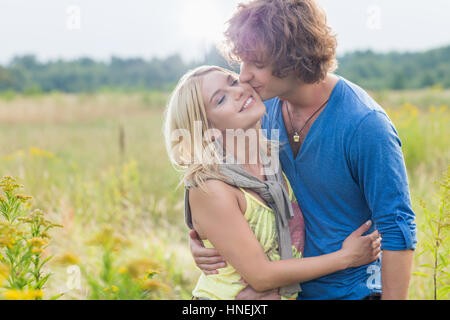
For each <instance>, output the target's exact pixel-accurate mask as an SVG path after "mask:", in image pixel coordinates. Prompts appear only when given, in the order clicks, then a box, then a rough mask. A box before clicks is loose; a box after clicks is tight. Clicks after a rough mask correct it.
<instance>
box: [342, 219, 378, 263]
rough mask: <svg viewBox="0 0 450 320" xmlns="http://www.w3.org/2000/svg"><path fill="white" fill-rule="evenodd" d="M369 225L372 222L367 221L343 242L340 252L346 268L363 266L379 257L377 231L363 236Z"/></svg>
mask: <svg viewBox="0 0 450 320" xmlns="http://www.w3.org/2000/svg"><path fill="white" fill-rule="evenodd" d="M371 225H372V221H370V220H369V221H367V222H366V223H364V224H363V225H362V226H361V227H359V228H358V229H356V230H355V231H353V233H352V234H350V235H349V236H348V237H347V238H346V239H345V240H344V243H343V244H342V249H341V250H342V252H343V253H344V256H345V257H346V259H347V260H346V262H347V263H346V266H347V268H352V267H359V266H363V265H366V264H369V263H371V262H372V261H375V260H376V259H378V258H379V257H380V253H381V237H380V234H379V233H378V231H377V230H375V231H374V232H372V233H371V234H368V235H366V236H363V234H364V233H365V232H366V231H367V230H369V228H370V226H371Z"/></svg>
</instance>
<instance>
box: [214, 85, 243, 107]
mask: <svg viewBox="0 0 450 320" xmlns="http://www.w3.org/2000/svg"><path fill="white" fill-rule="evenodd" d="M238 83H239V81H238V79H233V81H232V82H231V84H230V85H231V86H232V87H234V86H235V85H237V84H238ZM225 98H226V94H224V95H223V96H222V97H221V98H220V99H219V101H217V105H220V104H222V103H223V102H224V101H225Z"/></svg>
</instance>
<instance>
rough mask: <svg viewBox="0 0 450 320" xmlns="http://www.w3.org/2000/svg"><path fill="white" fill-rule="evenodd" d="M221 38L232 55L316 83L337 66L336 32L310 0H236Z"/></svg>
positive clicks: (236, 58) (274, 72)
mask: <svg viewBox="0 0 450 320" xmlns="http://www.w3.org/2000/svg"><path fill="white" fill-rule="evenodd" d="M225 38H226V43H225V45H226V47H227V48H228V50H227V53H226V55H227V57H228V58H229V59H230V60H231V61H234V62H240V61H242V60H247V61H254V62H259V63H261V64H264V65H270V66H271V67H272V68H273V75H274V76H276V77H279V78H283V77H285V76H287V75H290V74H292V73H293V74H295V75H296V76H297V77H298V78H299V79H301V80H303V81H304V82H305V83H316V82H319V81H320V80H323V79H324V78H325V76H326V74H327V72H332V71H334V70H335V69H336V68H337V61H336V58H335V52H336V46H337V42H336V36H335V34H334V33H333V32H332V30H331V28H330V27H329V26H328V25H327V21H326V15H325V12H324V11H323V10H322V8H320V7H319V5H318V4H317V3H316V1H314V0H253V1H251V2H247V3H240V4H239V5H238V9H237V12H236V13H235V14H234V15H233V17H232V18H231V19H230V20H229V21H228V28H227V30H226V32H225Z"/></svg>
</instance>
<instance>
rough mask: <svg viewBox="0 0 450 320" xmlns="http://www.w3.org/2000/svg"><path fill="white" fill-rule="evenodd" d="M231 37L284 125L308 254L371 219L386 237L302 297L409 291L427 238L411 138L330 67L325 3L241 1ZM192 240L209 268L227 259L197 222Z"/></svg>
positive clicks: (269, 124)
mask: <svg viewBox="0 0 450 320" xmlns="http://www.w3.org/2000/svg"><path fill="white" fill-rule="evenodd" d="M226 37H227V40H228V43H229V45H230V57H231V58H233V59H234V60H238V61H240V62H241V74H240V81H242V82H248V83H249V84H250V85H251V86H252V87H253V88H254V89H255V90H256V91H257V92H258V94H260V96H261V97H262V99H263V100H265V105H266V108H267V117H265V118H264V119H263V124H262V125H263V128H264V129H269V130H268V132H270V129H279V132H280V142H281V144H282V145H283V143H284V147H283V148H281V150H280V162H281V164H282V168H283V171H284V172H285V173H286V175H287V177H288V179H289V181H290V182H291V185H292V187H293V190H294V192H295V195H296V197H297V199H298V202H299V205H300V208H301V209H302V212H303V216H304V219H305V227H306V239H305V250H304V256H305V257H310V256H318V255H322V254H326V253H329V252H332V251H335V250H338V249H340V247H341V245H342V242H343V240H344V239H345V237H346V236H348V235H349V234H350V233H351V232H352V231H353V230H355V229H356V228H357V227H358V226H359V225H361V224H362V223H363V222H364V221H365V220H367V219H372V220H373V221H374V222H375V226H374V227H375V228H376V229H378V231H379V232H380V234H381V237H382V239H383V240H382V250H383V254H382V259H381V261H379V260H378V261H375V262H373V263H371V264H369V265H367V266H362V267H358V268H351V269H347V270H344V271H342V272H337V273H334V274H331V275H328V276H325V277H322V278H319V279H315V280H312V281H309V282H305V283H302V284H301V286H302V292H301V293H300V294H299V299H377V297H379V296H380V294H381V293H382V294H381V298H382V299H407V297H408V288H409V281H410V275H411V267H412V259H413V250H414V249H415V245H416V242H417V239H416V225H415V223H414V219H415V215H414V212H413V211H412V209H411V202H410V196H409V188H408V180H407V175H406V169H405V164H404V160H403V155H402V152H401V142H400V140H399V138H398V135H397V132H396V130H395V128H394V126H393V124H392V123H391V121H390V119H389V118H388V116H387V115H386V113H385V112H384V110H383V109H382V108H381V107H380V106H379V105H378V104H377V103H376V102H375V101H374V100H372V99H371V98H370V97H369V95H368V94H367V93H366V92H365V91H364V90H362V89H361V88H359V87H358V86H356V85H355V84H353V83H351V82H349V81H347V80H346V79H344V78H342V77H338V76H336V75H334V74H331V73H330V72H332V71H334V69H335V68H336V60H335V49H336V40H335V36H334V35H333V34H332V32H331V30H330V28H329V27H328V26H327V24H326V16H325V14H324V13H323V11H322V10H321V9H320V8H319V6H318V5H317V3H316V2H315V1H313V0H284V1H283V0H254V1H252V2H250V3H246V4H241V5H239V8H238V11H237V12H236V13H235V14H234V16H233V17H232V18H231V20H230V21H229V27H228V29H227V31H226ZM269 138H270V136H269ZM191 250H192V252H193V255H194V259H195V260H196V263H197V265H198V266H199V268H201V269H202V270H203V271H205V272H207V273H208V272H211V271H210V270H214V269H216V268H218V267H220V266H221V264H220V263H223V262H221V260H220V259H221V257H217V256H216V255H217V252H215V251H214V250H213V249H205V248H201V246H200V245H199V242H198V241H197V239H196V236H195V232H191ZM247 293H248V292H247ZM255 294H256V293H255ZM250 297H252V296H251V295H250ZM253 297H255V298H257V296H256V295H255V296H253Z"/></svg>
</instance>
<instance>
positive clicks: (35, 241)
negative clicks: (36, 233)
mask: <svg viewBox="0 0 450 320" xmlns="http://www.w3.org/2000/svg"><path fill="white" fill-rule="evenodd" d="M27 243H28V244H29V245H31V246H32V247H36V248H40V247H43V246H45V245H46V244H47V243H48V240H47V239H44V238H41V237H34V238H32V239H29V240H27Z"/></svg>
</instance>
